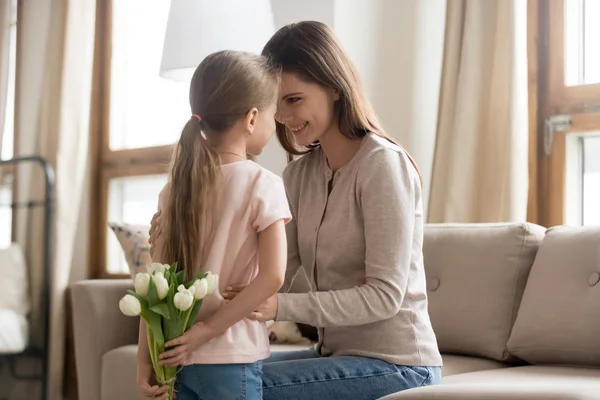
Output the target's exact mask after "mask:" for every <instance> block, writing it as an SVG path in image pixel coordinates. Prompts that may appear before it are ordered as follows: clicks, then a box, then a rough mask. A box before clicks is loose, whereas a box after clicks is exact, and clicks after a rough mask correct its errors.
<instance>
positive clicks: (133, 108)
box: [109, 0, 190, 150]
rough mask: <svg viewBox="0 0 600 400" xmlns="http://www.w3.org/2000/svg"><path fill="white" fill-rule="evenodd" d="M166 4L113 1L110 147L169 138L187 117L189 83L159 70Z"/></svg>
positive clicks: (151, 0)
mask: <svg viewBox="0 0 600 400" xmlns="http://www.w3.org/2000/svg"><path fill="white" fill-rule="evenodd" d="M169 6H170V1H169V0H127V1H113V11H112V14H113V16H112V18H113V20H112V57H111V87H110V90H111V92H110V94H111V99H110V140H109V142H110V148H111V149H113V150H120V149H131V148H140V147H151V146H159V145H165V144H172V143H174V142H175V141H176V140H177V139H178V138H179V135H180V133H181V130H182V129H183V126H184V124H185V123H186V122H187V120H188V119H189V117H190V106H189V99H188V90H189V83H186V82H175V81H171V80H167V79H164V78H161V77H160V76H159V74H158V72H159V69H160V60H161V57H162V48H163V40H164V34H165V30H166V26H167V18H168V16H169Z"/></svg>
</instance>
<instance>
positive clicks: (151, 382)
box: [137, 364, 169, 399]
mask: <svg viewBox="0 0 600 400" xmlns="http://www.w3.org/2000/svg"><path fill="white" fill-rule="evenodd" d="M155 383H156V381H155V379H154V374H153V372H152V365H151V364H143V365H139V366H138V372H137V387H138V390H139V391H140V393H141V394H142V396H143V397H144V398H147V399H166V398H168V397H169V394H168V393H167V391H168V390H169V385H163V386H158V385H156V384H155Z"/></svg>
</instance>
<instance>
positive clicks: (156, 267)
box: [146, 263, 171, 274]
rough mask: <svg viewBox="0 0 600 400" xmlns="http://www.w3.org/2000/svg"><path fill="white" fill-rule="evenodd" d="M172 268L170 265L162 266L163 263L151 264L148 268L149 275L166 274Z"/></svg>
mask: <svg viewBox="0 0 600 400" xmlns="http://www.w3.org/2000/svg"><path fill="white" fill-rule="evenodd" d="M170 267H171V266H170V265H169V264H161V263H150V264H148V265H147V266H146V269H147V270H148V273H149V274H155V273H157V272H160V273H163V274H164V273H165V271H166V270H168V269H169V268H170Z"/></svg>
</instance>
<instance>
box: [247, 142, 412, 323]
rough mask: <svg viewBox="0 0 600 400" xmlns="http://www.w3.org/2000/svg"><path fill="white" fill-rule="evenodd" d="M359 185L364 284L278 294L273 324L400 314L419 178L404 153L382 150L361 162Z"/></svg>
mask: <svg viewBox="0 0 600 400" xmlns="http://www.w3.org/2000/svg"><path fill="white" fill-rule="evenodd" d="M358 181H359V184H360V185H361V186H360V190H361V192H360V197H359V201H360V203H361V208H362V213H363V221H364V231H365V233H364V235H365V245H366V255H365V284H363V285H361V286H358V287H353V288H351V289H343V290H332V291H327V292H311V293H287V294H285V293H280V294H278V295H277V303H278V311H277V317H276V320H278V321H294V322H299V323H304V324H310V325H313V326H319V327H329V326H354V325H362V324H368V323H373V322H376V321H380V320H385V319H388V318H391V317H393V316H395V315H396V314H397V313H398V311H399V310H400V307H401V304H402V301H403V298H404V293H405V288H406V286H407V282H408V275H409V270H410V263H411V259H412V257H413V256H414V257H419V256H420V255H419V254H412V249H413V240H414V238H413V231H414V229H415V214H416V212H417V206H418V207H420V206H421V205H420V204H419V203H420V202H421V192H420V184H419V178H418V175H417V173H416V171H415V170H414V168H413V167H412V165H411V164H410V162H409V161H408V159H407V158H406V157H405V156H404V155H403V154H398V153H396V152H392V151H389V150H387V151H383V150H382V151H378V152H376V153H374V154H373V155H372V156H371V157H370V159H369V160H366V161H365V167H364V169H363V170H362V171H360V172H359V176H358ZM322 251H327V249H323V250H322ZM242 293H243V291H242Z"/></svg>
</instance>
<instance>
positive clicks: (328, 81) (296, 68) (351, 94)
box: [262, 21, 418, 172]
mask: <svg viewBox="0 0 600 400" xmlns="http://www.w3.org/2000/svg"><path fill="white" fill-rule="evenodd" d="M262 54H263V55H264V56H266V57H267V58H268V59H269V60H270V62H271V63H272V64H273V65H274V66H275V67H277V68H279V69H281V70H282V71H284V72H291V73H294V74H296V75H297V76H298V77H299V78H300V79H302V80H304V81H306V82H314V83H317V84H319V85H321V86H323V87H326V88H333V89H336V90H337V91H338V93H339V96H340V99H339V100H338V101H336V103H335V113H336V117H337V122H338V125H339V128H340V132H341V133H342V135H344V136H345V137H347V138H350V139H359V138H362V137H364V136H365V135H366V134H367V133H369V132H372V133H374V134H376V135H379V136H381V137H383V138H385V139H387V140H388V141H390V142H392V143H394V144H396V145H398V146H400V144H399V143H398V142H397V141H396V140H394V139H393V138H391V137H389V136H388V135H387V134H386V133H385V131H384V130H383V128H382V126H381V124H380V122H379V119H378V118H377V115H376V114H375V111H374V110H373V107H372V106H371V103H370V102H369V100H368V98H367V96H366V93H365V91H364V89H363V86H362V83H361V81H360V78H359V76H358V73H357V71H356V68H355V67H354V65H353V63H352V61H351V60H350V57H349V56H348V54H347V53H346V52H345V51H344V49H343V48H342V46H341V45H340V43H339V42H338V40H337V38H336V37H335V34H334V33H333V31H332V30H331V29H330V28H329V27H328V26H327V25H325V24H324V23H322V22H316V21H302V22H298V23H294V24H290V25H286V26H284V27H283V28H281V29H279V31H277V32H276V33H275V35H273V37H272V38H271V39H270V40H269V42H268V43H267V44H266V45H265V47H264V48H263V51H262ZM277 138H278V139H279V142H280V143H281V145H282V146H283V148H284V149H285V150H286V151H287V152H288V153H289V154H293V155H301V154H305V153H307V152H309V151H311V150H312V148H314V147H315V146H317V145H318V144H312V145H310V146H308V147H307V148H304V149H298V148H297V147H296V146H295V141H294V137H293V135H292V133H291V132H290V131H289V130H288V129H287V128H286V127H285V125H283V124H281V123H279V122H277ZM400 147H401V146H400ZM406 154H407V155H408V157H409V158H410V160H411V162H412V163H413V165H414V166H415V168H417V164H416V163H415V161H414V160H413V158H412V157H411V156H410V154H408V152H406ZM417 172H418V168H417Z"/></svg>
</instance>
